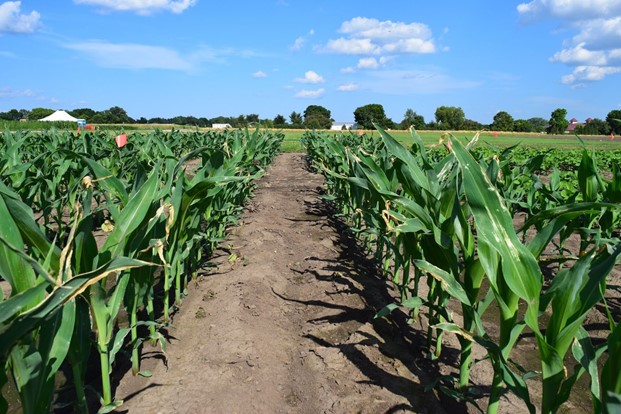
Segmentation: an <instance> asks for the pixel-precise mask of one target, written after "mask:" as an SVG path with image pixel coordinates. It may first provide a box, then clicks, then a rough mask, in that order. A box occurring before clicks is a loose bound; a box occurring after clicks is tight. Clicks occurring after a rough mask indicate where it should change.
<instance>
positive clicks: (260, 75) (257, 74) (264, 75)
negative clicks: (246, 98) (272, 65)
mask: <svg viewBox="0 0 621 414" xmlns="http://www.w3.org/2000/svg"><path fill="white" fill-rule="evenodd" d="M252 77H253V78H267V73H265V72H263V71H262V70H258V71H256V72H255V73H253V74H252Z"/></svg>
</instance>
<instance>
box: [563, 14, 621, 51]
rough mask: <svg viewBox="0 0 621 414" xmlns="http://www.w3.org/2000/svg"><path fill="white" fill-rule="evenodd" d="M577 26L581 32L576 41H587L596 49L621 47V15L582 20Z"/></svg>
mask: <svg viewBox="0 0 621 414" xmlns="http://www.w3.org/2000/svg"><path fill="white" fill-rule="evenodd" d="M575 27H576V29H577V30H579V32H578V34H577V35H576V36H575V37H574V38H573V41H574V42H577V43H587V44H588V45H589V47H591V48H595V49H608V48H610V47H621V16H616V17H613V18H608V19H593V20H586V21H580V22H579V23H578V24H576V25H575Z"/></svg>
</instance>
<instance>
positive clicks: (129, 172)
mask: <svg viewBox="0 0 621 414" xmlns="http://www.w3.org/2000/svg"><path fill="white" fill-rule="evenodd" d="M282 139H283V136H282V134H273V133H270V132H262V131H259V130H256V131H254V133H249V132H248V131H229V132H225V133H216V132H207V133H202V132H193V133H181V132H179V131H170V132H162V131H155V132H151V133H135V134H132V135H128V138H127V141H128V143H127V144H126V145H125V146H124V147H122V148H119V147H118V146H117V145H115V141H114V137H113V136H112V137H111V136H110V134H109V133H107V132H87V133H85V134H83V135H77V134H75V133H60V132H51V133H36V132H25V133H22V132H5V133H4V134H2V136H1V141H0V145H1V146H2V149H1V150H0V154H2V155H1V156H0V157H1V158H0V279H3V280H4V282H2V283H5V284H8V285H9V286H10V293H8V294H7V295H6V297H5V295H2V296H0V366H1V369H0V389H2V387H3V386H4V385H5V384H7V383H9V382H12V383H14V385H15V387H16V388H17V390H18V393H19V399H20V401H21V409H22V411H23V412H24V413H42V412H49V411H50V410H51V409H52V407H53V406H54V404H55V403H56V404H58V402H57V401H60V400H59V399H58V395H59V389H58V384H57V378H58V372H59V370H62V371H63V372H64V373H65V376H66V378H67V380H66V382H65V384H63V385H62V390H60V391H61V392H64V393H65V394H69V397H68V400H69V401H73V404H74V407H73V409H74V410H76V411H80V412H86V411H87V410H88V407H89V402H90V401H92V399H93V398H92V397H93V395H95V394H96V395H98V396H99V398H100V403H101V409H100V412H108V411H111V410H113V409H114V408H116V407H118V406H119V405H120V404H121V403H122V401H118V400H117V401H115V399H114V395H113V392H112V387H111V376H112V370H113V369H114V366H115V360H116V359H117V358H118V356H119V355H121V354H128V355H131V356H130V359H131V364H132V370H133V373H134V374H142V375H149V373H148V372H144V371H141V370H140V349H141V348H142V345H143V343H144V342H145V341H150V342H152V343H153V344H154V345H156V344H157V343H159V344H161V346H162V348H164V346H165V344H166V341H165V338H164V336H163V334H162V328H165V327H166V326H167V325H168V324H169V323H170V320H171V313H170V312H171V311H174V309H175V308H176V307H178V306H180V305H181V302H182V299H183V296H184V295H185V294H186V293H187V287H188V282H189V281H190V280H192V279H193V278H195V277H196V276H197V272H198V270H199V267H200V266H201V263H202V262H203V260H204V259H205V258H207V257H208V256H209V255H210V254H211V252H212V251H213V249H214V248H215V246H216V244H217V243H218V241H220V240H222V238H223V237H224V235H225V231H226V228H227V226H228V225H230V224H231V223H232V222H234V221H235V220H236V217H237V216H238V214H239V212H240V211H241V209H242V205H243V203H244V201H245V200H246V199H247V197H248V196H249V195H250V194H251V191H252V189H253V181H254V180H255V179H256V178H258V177H259V176H260V175H261V174H262V173H263V171H264V168H265V167H266V166H267V165H268V164H269V163H270V162H271V160H272V159H273V157H274V156H275V155H276V154H277V152H278V151H279V148H280V143H281V141H282ZM0 281H1V280H0ZM157 309H162V311H161V312H158V311H157ZM121 314H123V315H125V314H126V315H127V316H126V318H123V319H120V315H121ZM125 319H126V320H125ZM120 351H123V352H120ZM93 353H96V354H97V356H98V360H99V366H97V365H95V367H93V364H92V360H93V358H92V357H91V354H93ZM89 361H90V362H89ZM94 374H95V375H96V374H99V377H100V378H99V380H96V381H94V382H93V381H91V382H90V383H89V381H88V380H87V378H90V379H91V380H92V377H93V375H94ZM99 384H100V385H99ZM91 405H92V404H91ZM7 409H8V403H7V401H6V399H5V398H3V397H2V395H0V412H6V411H7Z"/></svg>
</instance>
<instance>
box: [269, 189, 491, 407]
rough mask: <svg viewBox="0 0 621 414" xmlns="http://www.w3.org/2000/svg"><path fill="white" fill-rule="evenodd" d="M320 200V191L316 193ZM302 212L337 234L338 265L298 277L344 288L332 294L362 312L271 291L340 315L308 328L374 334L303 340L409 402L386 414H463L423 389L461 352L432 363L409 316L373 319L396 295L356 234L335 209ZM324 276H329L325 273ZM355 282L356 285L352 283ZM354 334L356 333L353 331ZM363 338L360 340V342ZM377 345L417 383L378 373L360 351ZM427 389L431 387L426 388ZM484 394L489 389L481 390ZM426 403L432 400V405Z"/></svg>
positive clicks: (318, 206)
mask: <svg viewBox="0 0 621 414" xmlns="http://www.w3.org/2000/svg"><path fill="white" fill-rule="evenodd" d="M317 191H318V193H319V195H321V192H322V190H321V189H320V188H318V189H317ZM306 208H307V211H306V213H307V214H308V215H314V216H317V217H322V218H323V219H324V220H325V221H324V220H321V221H317V225H322V226H328V227H330V229H331V230H332V231H334V232H335V233H336V235H337V236H338V239H337V240H336V241H335V247H336V249H337V251H338V252H339V256H338V258H337V259H336V260H332V261H327V263H328V264H327V265H326V266H325V267H324V268H323V269H322V273H323V274H320V272H318V271H312V270H306V271H304V272H300V273H306V274H310V275H312V276H313V277H314V278H315V279H317V280H322V281H329V282H332V283H335V284H338V285H341V286H342V287H343V288H344V289H341V290H339V291H338V293H334V294H342V293H345V294H355V295H358V296H359V297H360V298H361V299H362V300H363V301H364V303H365V308H364V309H362V310H361V309H356V308H351V307H347V306H343V305H336V304H334V303H329V302H324V301H317V300H309V301H302V300H295V299H291V298H285V297H283V296H282V295H279V294H278V293H276V292H274V293H275V294H276V295H278V296H279V297H281V298H282V299H283V300H286V301H292V302H298V303H302V304H305V305H312V306H323V307H326V308H330V309H338V310H341V312H340V313H338V314H336V315H332V316H328V317H324V318H319V319H315V320H310V321H309V322H311V323H320V322H325V323H331V324H338V325H339V326H351V325H350V324H355V326H356V328H357V327H359V326H360V325H362V324H365V323H371V324H372V326H373V331H374V332H375V333H376V334H377V336H376V335H375V334H370V333H368V332H357V333H358V336H357V338H356V339H357V340H356V341H354V342H352V341H351V340H349V339H350V335H351V330H347V329H346V330H344V331H345V332H342V333H341V335H339V337H335V336H334V335H332V336H330V338H320V337H317V336H314V335H312V334H307V335H305V336H306V337H307V338H309V339H311V340H312V341H314V342H315V343H316V344H318V345H319V346H322V347H330V348H337V349H339V351H340V352H341V353H342V354H343V355H344V356H345V357H346V358H348V359H349V360H350V361H351V362H352V363H353V364H354V365H355V366H356V367H357V368H358V369H360V371H361V372H362V373H363V374H364V375H365V376H366V377H368V378H369V380H368V381H366V382H365V383H371V384H373V385H377V386H380V387H383V388H386V389H388V390H389V391H391V392H392V393H394V394H396V395H401V396H403V397H405V398H407V399H408V401H409V402H410V404H409V405H405V406H403V405H399V406H396V407H393V408H392V409H391V410H390V411H389V412H391V413H394V412H404V411H413V412H429V410H430V407H433V406H434V405H435V406H436V407H438V406H441V407H442V408H443V409H444V410H446V411H447V412H467V411H468V409H467V405H466V403H465V402H459V401H457V400H455V399H453V398H450V397H448V396H447V395H445V394H443V393H442V392H434V391H432V390H431V389H429V390H426V388H427V386H428V385H431V384H433V383H434V382H436V381H437V380H438V379H439V378H440V377H441V376H442V374H441V373H440V366H446V365H447V364H453V362H449V361H458V360H459V351H458V350H457V349H454V348H450V347H448V346H447V347H445V348H443V350H442V356H441V358H440V359H438V360H435V361H432V360H430V359H429V358H428V357H427V356H426V355H427V354H428V352H427V349H428V346H427V342H426V339H425V338H426V335H423V334H422V333H420V332H418V331H417V330H416V329H414V328H413V327H412V326H411V325H409V324H408V316H407V315H406V314H405V313H403V312H400V311H395V312H393V313H392V314H391V315H390V316H389V317H385V318H378V319H374V316H375V313H376V312H377V311H379V310H380V309H382V308H383V307H384V306H386V305H387V304H389V303H393V302H394V301H395V295H394V291H392V290H391V288H390V286H389V284H388V283H387V281H386V280H385V279H383V278H382V276H381V272H380V271H379V269H378V267H377V266H376V263H374V261H373V260H372V259H371V258H370V257H369V256H368V255H367V254H366V253H365V251H364V249H363V248H362V246H361V245H360V243H359V242H358V241H357V240H356V238H355V237H354V235H353V234H352V233H351V232H350V231H348V230H347V226H346V225H345V224H344V223H343V222H342V221H340V220H339V218H338V217H337V216H336V215H335V210H334V208H333V206H332V205H331V204H330V203H329V202H327V201H320V202H317V203H309V202H306ZM326 221H327V224H325V222H326ZM307 260H316V261H321V262H322V263H326V260H325V259H320V258H313V257H310V258H308V259H307ZM326 273H328V274H329V276H326V275H325V274H326ZM354 281H355V282H354ZM354 331H355V329H354ZM360 336H362V338H359V337H360ZM367 346H375V347H377V349H379V351H380V352H381V353H382V355H383V356H384V357H385V361H391V360H398V361H400V362H401V363H402V364H403V365H404V366H405V367H407V369H408V370H409V371H410V372H411V373H412V374H413V376H414V377H416V378H418V379H419V380H420V382H415V381H413V380H411V379H409V378H406V377H404V376H400V375H395V374H393V373H390V372H387V371H386V370H384V369H382V368H381V367H380V365H379V364H378V361H373V360H371V359H369V357H368V356H367V355H366V354H365V352H363V348H364V347H367ZM430 388H431V387H430ZM481 391H482V392H483V393H486V392H487V390H481ZM429 399H432V400H435V401H436V402H435V403H433V404H430V403H429Z"/></svg>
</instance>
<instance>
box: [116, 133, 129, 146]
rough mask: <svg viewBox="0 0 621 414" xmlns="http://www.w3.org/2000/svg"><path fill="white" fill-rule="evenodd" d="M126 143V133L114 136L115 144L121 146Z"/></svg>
mask: <svg viewBox="0 0 621 414" xmlns="http://www.w3.org/2000/svg"><path fill="white" fill-rule="evenodd" d="M125 144H127V135H126V134H121V135H117V136H116V146H117V147H119V148H122V147H124V146H125Z"/></svg>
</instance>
